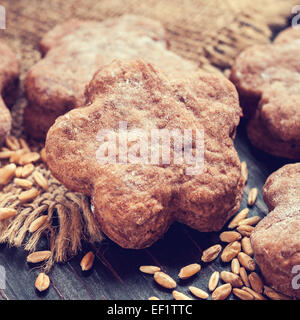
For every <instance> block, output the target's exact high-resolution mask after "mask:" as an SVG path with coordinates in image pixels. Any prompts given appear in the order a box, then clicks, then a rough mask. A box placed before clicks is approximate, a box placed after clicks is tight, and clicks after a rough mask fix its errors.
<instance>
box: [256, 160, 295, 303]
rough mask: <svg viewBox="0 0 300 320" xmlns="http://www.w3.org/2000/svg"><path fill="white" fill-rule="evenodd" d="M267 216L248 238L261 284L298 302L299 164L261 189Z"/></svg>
mask: <svg viewBox="0 0 300 320" xmlns="http://www.w3.org/2000/svg"><path fill="white" fill-rule="evenodd" d="M263 196H264V200H265V202H266V204H267V206H268V208H269V210H270V213H269V214H268V216H267V217H266V218H264V219H263V220H262V221H261V222H260V223H259V224H258V225H257V226H256V228H255V230H254V232H253V233H252V235H251V244H252V247H253V251H254V255H255V259H256V261H257V263H258V264H259V267H260V269H261V271H262V273H263V275H264V278H265V280H266V281H267V283H268V284H269V285H271V286H273V287H274V288H275V289H277V290H278V291H280V292H282V293H284V294H287V295H289V296H292V297H296V298H298V299H299V298H300V288H299V275H300V163H296V164H289V165H286V166H284V167H282V168H281V169H279V170H277V171H276V172H275V173H273V174H272V175H271V176H270V177H269V178H268V180H267V182H266V184H265V186H264V188H263Z"/></svg>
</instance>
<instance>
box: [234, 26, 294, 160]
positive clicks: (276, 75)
mask: <svg viewBox="0 0 300 320" xmlns="http://www.w3.org/2000/svg"><path fill="white" fill-rule="evenodd" d="M297 34H298V33H297ZM294 35H295V31H294V30H293V29H288V30H287V31H284V32H283V33H282V34H279V36H278V39H279V40H278V41H276V40H275V42H274V44H270V45H257V46H252V47H250V48H248V49H246V50H245V51H244V52H242V53H241V54H240V55H239V56H238V57H237V59H236V62H235V64H234V66H233V69H232V73H231V80H232V81H233V82H234V84H235V85H236V87H237V89H238V91H239V94H240V96H241V97H242V99H241V100H243V101H245V102H246V103H244V105H243V108H244V113H245V114H246V115H247V117H249V118H250V121H249V123H248V127H247V130H248V136H249V139H250V141H251V142H252V144H253V145H254V146H256V147H258V148H259V149H262V150H264V151H265V152H268V153H271V154H273V155H276V156H281V157H285V158H290V159H300V108H299V100H300V61H299V59H298V57H299V56H300V39H299V38H297V37H296V36H294ZM284 39H286V41H284ZM292 39H294V40H292ZM247 100H248V101H247ZM249 100H250V101H249Z"/></svg>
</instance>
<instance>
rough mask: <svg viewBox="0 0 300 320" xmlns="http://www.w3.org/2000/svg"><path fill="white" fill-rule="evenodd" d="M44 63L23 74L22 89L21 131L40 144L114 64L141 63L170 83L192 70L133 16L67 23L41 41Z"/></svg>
mask: <svg viewBox="0 0 300 320" xmlns="http://www.w3.org/2000/svg"><path fill="white" fill-rule="evenodd" d="M40 47H41V51H42V53H43V54H44V58H43V59H42V60H40V61H39V62H38V63H37V64H36V65H34V66H33V67H32V68H31V69H30V70H29V72H28V74H27V77H26V80H25V87H26V92H27V97H28V101H29V103H28V106H27V108H26V109H25V115H24V119H25V127H26V128H27V133H28V134H29V135H31V136H33V137H34V138H37V139H43V138H45V135H46V133H47V131H48V129H49V127H50V126H51V125H52V124H53V123H54V121H55V119H56V118H57V117H58V116H60V115H62V114H64V113H66V112H67V111H69V110H71V109H73V108H77V107H79V106H82V105H83V104H84V103H85V97H84V90H85V86H86V85H87V84H88V83H89V81H90V80H91V79H92V77H93V75H94V73H95V72H96V71H97V70H98V69H99V68H100V67H101V66H103V65H105V64H109V63H110V62H112V61H113V60H114V59H131V58H139V57H140V58H143V59H145V60H147V61H149V62H151V63H153V64H155V65H157V66H158V67H160V68H161V69H162V70H163V71H164V72H166V73H167V74H168V75H170V76H172V77H179V76H183V75H186V74H189V73H191V72H194V71H195V70H196V69H197V67H196V65H195V64H193V63H192V62H189V61H187V60H185V59H183V58H181V57H179V56H178V55H176V54H175V53H173V52H171V51H169V50H168V39H167V36H166V31H165V29H164V28H163V26H162V25H161V24H160V23H159V22H157V21H154V20H151V19H148V18H145V17H141V16H134V15H125V16H122V17H117V18H111V19H107V20H105V21H104V22H96V21H78V20H71V21H68V22H66V23H64V24H62V25H59V26H57V27H55V28H54V29H53V30H51V31H50V32H49V33H47V34H46V35H45V37H44V38H43V39H42V41H41V44H40Z"/></svg>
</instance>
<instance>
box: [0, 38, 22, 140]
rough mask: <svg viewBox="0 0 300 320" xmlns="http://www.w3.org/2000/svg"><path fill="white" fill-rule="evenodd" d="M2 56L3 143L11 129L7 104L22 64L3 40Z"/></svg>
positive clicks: (0, 45) (0, 127) (0, 125)
mask: <svg viewBox="0 0 300 320" xmlns="http://www.w3.org/2000/svg"><path fill="white" fill-rule="evenodd" d="M0 57H1V58H0V143H3V141H4V139H5V137H6V136H7V134H8V133H9V132H10V129H11V115H10V111H9V109H8V108H7V105H8V104H9V102H10V98H11V93H12V91H13V90H14V89H15V86H16V80H17V77H18V75H19V69H20V66H19V62H18V59H17V57H16V55H15V54H14V52H13V51H12V50H11V49H10V48H9V47H8V46H7V45H6V44H4V43H3V42H1V43H0Z"/></svg>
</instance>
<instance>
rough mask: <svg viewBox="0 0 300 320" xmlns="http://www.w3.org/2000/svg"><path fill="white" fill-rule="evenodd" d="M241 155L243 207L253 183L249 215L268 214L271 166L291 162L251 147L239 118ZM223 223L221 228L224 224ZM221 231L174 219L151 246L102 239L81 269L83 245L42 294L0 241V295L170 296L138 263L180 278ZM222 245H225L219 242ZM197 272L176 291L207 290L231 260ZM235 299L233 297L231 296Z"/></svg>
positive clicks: (21, 258)
mask: <svg viewBox="0 0 300 320" xmlns="http://www.w3.org/2000/svg"><path fill="white" fill-rule="evenodd" d="M235 145H236V148H237V150H238V153H239V156H240V158H241V160H243V161H246V162H247V165H248V170H249V180H248V183H247V185H246V188H245V190H244V198H243V202H242V204H241V208H245V207H246V206H247V194H248V192H249V190H250V189H251V188H252V187H257V188H258V189H259V190H260V192H259V195H258V199H257V202H256V203H255V205H254V206H253V207H252V208H251V210H250V216H251V215H260V216H261V217H263V216H264V215H266V214H267V212H268V211H267V208H266V205H265V204H264V202H263V198H262V193H261V189H262V187H263V185H264V183H265V181H266V179H267V177H268V176H269V174H271V173H272V172H273V171H275V170H277V169H278V168H279V167H281V166H282V165H284V164H286V163H289V162H290V161H287V160H285V159H278V158H275V157H272V156H270V155H267V154H265V153H263V152H261V151H259V150H256V149H255V148H253V147H252V146H251V145H250V143H249V141H248V138H247V135H246V131H245V124H244V122H243V121H242V123H241V125H240V126H239V128H238V132H237V138H236V141H235ZM225 228H226V226H225V227H224V229H225ZM218 235H219V233H201V232H198V231H196V230H192V229H190V228H188V227H186V226H183V225H181V224H179V223H175V224H174V225H173V226H172V227H171V228H170V230H169V231H168V232H167V233H166V235H165V236H164V238H163V239H161V240H159V241H158V242H157V243H155V244H154V245H153V246H152V247H150V248H148V249H145V250H126V249H122V248H120V247H119V246H118V245H116V244H115V243H113V242H112V241H110V240H109V239H107V240H105V241H104V242H103V244H102V245H101V246H100V247H94V248H92V249H93V250H94V252H96V259H95V264H94V267H93V269H92V270H91V271H90V272H88V273H83V272H82V271H81V269H80V266H79V263H80V260H81V258H82V255H83V254H84V253H85V252H86V251H87V250H90V249H91V248H89V247H88V246H87V247H84V250H83V252H82V254H80V255H78V256H76V257H74V258H73V259H71V260H70V261H69V262H67V263H65V264H58V265H56V266H55V267H54V269H53V270H52V271H51V273H50V277H51V287H50V288H49V290H47V292H46V293H45V294H42V295H38V294H37V292H36V291H35V289H34V281H35V278H36V276H37V274H38V272H39V268H37V269H33V268H32V266H29V265H28V264H27V263H26V262H25V259H26V255H27V253H25V252H24V251H23V250H22V249H16V248H7V247H6V246H5V245H1V246H0V265H2V266H4V267H5V270H6V277H7V281H6V288H5V289H3V290H0V299H1V300H5V299H28V300H31V299H72V300H76V299H81V300H86V299H88V300H91V299H97V300H103V299H148V298H149V297H150V296H152V295H155V296H158V297H159V298H161V299H172V295H171V292H170V291H169V290H165V289H163V288H160V287H159V286H158V285H157V284H156V283H155V282H154V281H153V277H152V276H149V275H144V274H142V273H140V272H139V270H138V267H139V266H140V265H145V264H155V265H159V266H160V267H161V268H162V269H163V270H164V271H165V272H167V273H168V274H170V275H171V276H172V277H173V278H174V279H176V280H178V277H177V275H178V272H179V269H180V268H181V267H182V266H184V265H187V264H189V263H193V262H200V259H201V254H202V251H203V250H204V249H206V248H207V247H209V246H211V245H213V244H215V243H221V242H220V241H219V238H218ZM221 244H222V245H223V246H224V245H225V244H223V243H221ZM201 265H202V269H201V271H200V272H199V274H198V275H197V276H195V277H193V278H192V279H190V280H188V281H178V290H180V291H182V292H185V293H187V294H189V292H188V286H189V285H195V286H198V287H200V288H202V289H204V290H207V284H208V280H209V277H210V275H211V273H212V272H213V271H215V270H218V271H222V270H224V269H225V270H229V268H230V266H229V264H224V263H222V262H221V261H220V259H219V258H218V259H216V261H214V262H212V263H209V264H204V263H201ZM230 299H234V297H232V296H231V297H230Z"/></svg>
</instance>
